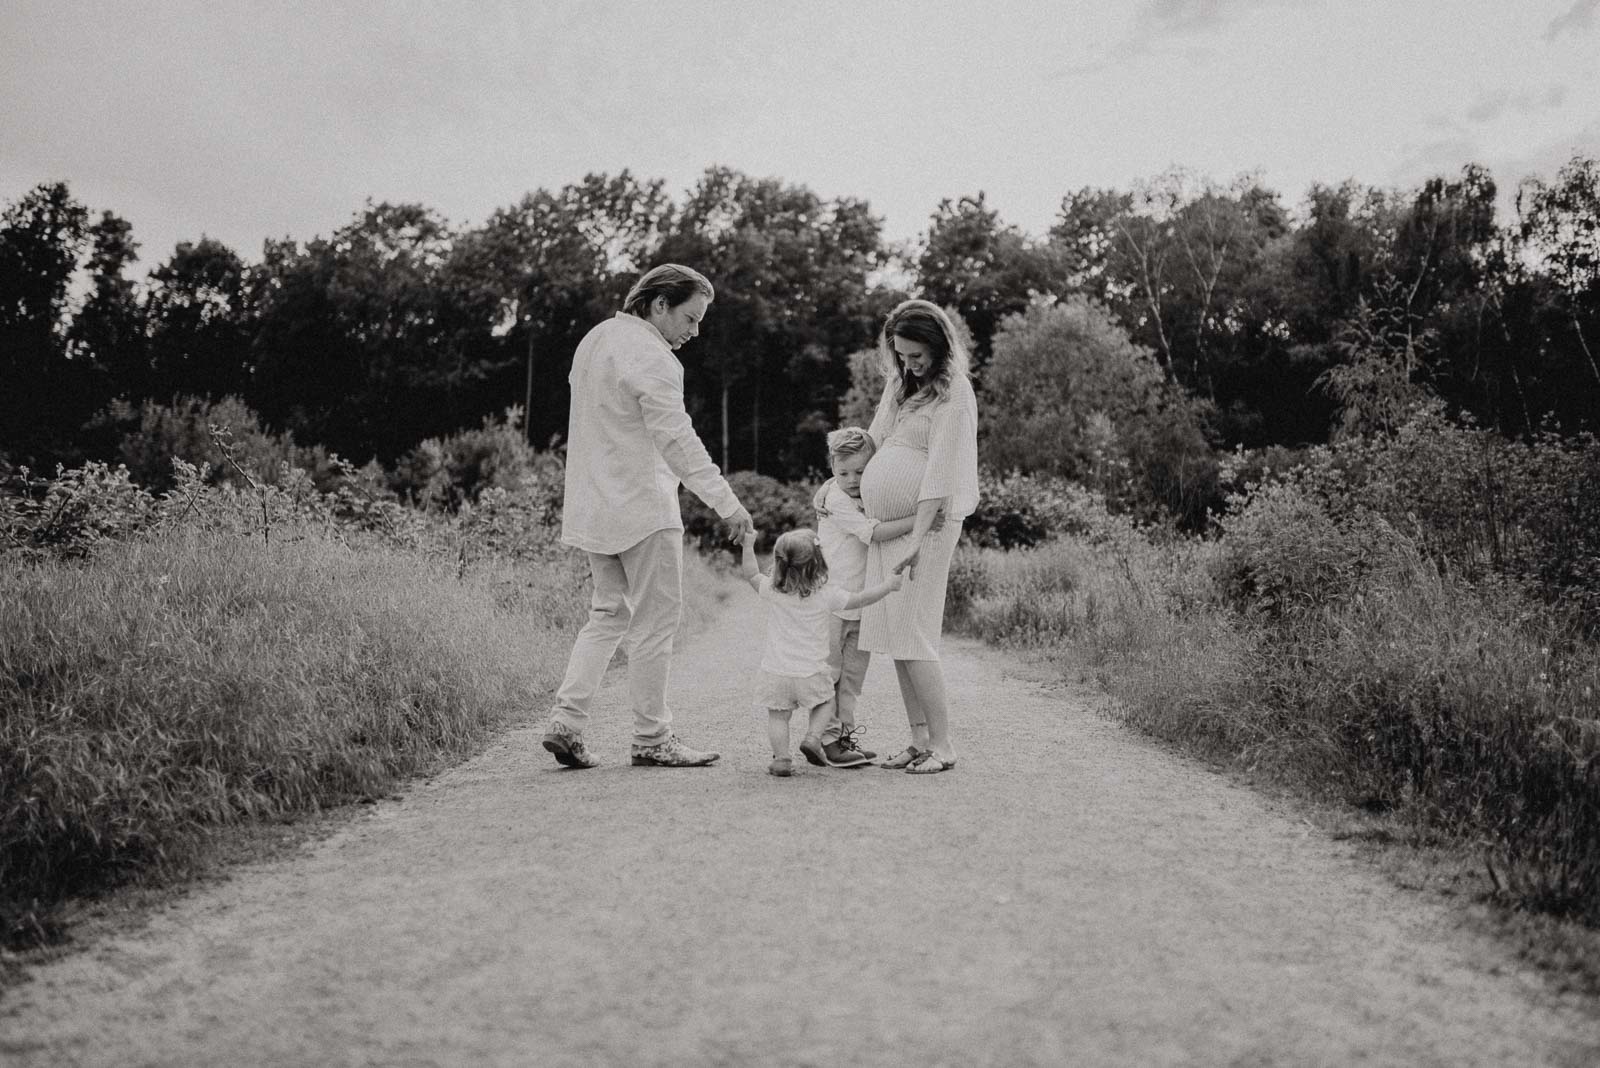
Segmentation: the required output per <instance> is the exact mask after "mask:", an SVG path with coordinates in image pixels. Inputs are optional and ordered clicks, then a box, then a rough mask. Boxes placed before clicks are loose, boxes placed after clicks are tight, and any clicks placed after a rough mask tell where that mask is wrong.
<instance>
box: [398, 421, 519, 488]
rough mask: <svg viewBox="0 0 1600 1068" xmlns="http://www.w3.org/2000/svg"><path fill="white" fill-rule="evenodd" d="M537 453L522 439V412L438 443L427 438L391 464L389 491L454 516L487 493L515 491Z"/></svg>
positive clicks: (454, 435) (439, 440) (435, 439)
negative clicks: (489, 491)
mask: <svg viewBox="0 0 1600 1068" xmlns="http://www.w3.org/2000/svg"><path fill="white" fill-rule="evenodd" d="M535 464H536V453H535V452H534V450H533V447H532V446H530V445H529V444H528V443H527V441H526V440H525V439H524V438H523V433H522V411H521V409H520V408H510V409H507V411H506V414H505V418H504V419H496V418H495V417H493V416H485V417H484V420H483V425H482V426H481V427H477V428H475V429H470V430H461V431H457V432H456V433H454V434H449V435H446V436H445V437H442V438H428V439H427V440H425V441H423V442H422V443H421V444H419V445H417V446H416V447H415V448H413V449H411V450H410V451H409V452H407V453H406V454H405V455H403V456H401V457H400V459H399V460H398V461H396V463H395V468H394V474H393V477H392V478H391V479H390V488H391V489H393V490H394V492H395V493H397V494H399V495H400V496H401V497H402V498H403V499H405V500H408V501H411V502H413V503H415V504H419V505H421V506H423V507H425V508H434V509H439V510H442V511H448V512H454V511H456V510H457V509H459V508H460V507H461V506H462V505H463V504H465V503H467V502H469V501H476V500H477V499H478V497H479V496H480V495H481V494H482V493H483V492H484V491H485V490H488V489H503V490H507V491H514V490H517V489H518V488H519V487H520V486H521V483H522V479H523V477H524V476H525V475H527V474H529V473H530V472H532V471H533V469H534V467H535Z"/></svg>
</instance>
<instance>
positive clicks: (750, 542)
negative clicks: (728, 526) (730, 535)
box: [739, 526, 756, 552]
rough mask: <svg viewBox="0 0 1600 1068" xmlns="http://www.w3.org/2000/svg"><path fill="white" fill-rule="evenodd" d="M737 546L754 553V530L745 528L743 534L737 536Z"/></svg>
mask: <svg viewBox="0 0 1600 1068" xmlns="http://www.w3.org/2000/svg"><path fill="white" fill-rule="evenodd" d="M739 544H740V545H742V546H744V547H745V548H746V549H749V550H750V551H751V552H754V551H755V547H756V528H755V527H753V526H751V527H748V528H746V529H745V531H744V533H743V534H740V535H739Z"/></svg>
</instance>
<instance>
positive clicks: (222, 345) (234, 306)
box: [133, 237, 251, 401]
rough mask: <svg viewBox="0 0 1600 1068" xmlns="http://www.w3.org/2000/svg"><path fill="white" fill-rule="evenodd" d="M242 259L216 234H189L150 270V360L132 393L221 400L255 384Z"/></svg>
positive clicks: (147, 316) (158, 397)
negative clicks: (192, 237) (190, 238)
mask: <svg viewBox="0 0 1600 1068" xmlns="http://www.w3.org/2000/svg"><path fill="white" fill-rule="evenodd" d="M244 291H245V265H244V261H243V260H241V259H240V258H239V256H238V255H237V254H236V253H235V252H234V251H233V250H232V249H231V248H229V247H228V246H226V245H224V244H223V243H222V242H220V241H217V240H215V239H214V238H209V237H203V238H201V239H200V241H199V242H198V243H196V242H190V241H184V242H181V243H180V244H179V245H178V246H177V248H175V249H174V250H173V253H172V256H171V257H170V258H169V259H168V260H167V261H166V262H165V263H163V264H161V265H160V266H158V267H157V268H156V269H155V270H154V271H152V272H151V273H150V284H149V288H148V291H147V293H146V297H145V320H146V322H147V324H148V330H149V343H148V352H149V363H148V366H147V368H146V373H145V378H144V381H143V382H142V383H140V384H139V386H138V387H137V388H136V389H135V390H134V391H133V396H134V399H139V398H144V397H150V398H154V399H156V400H159V401H166V400H170V399H171V398H172V397H174V396H176V395H178V394H189V395H192V396H197V397H211V398H212V399H215V400H220V399H221V398H222V397H224V396H227V395H229V394H235V395H239V396H244V395H246V394H247V393H248V392H249V389H250V384H251V383H250V324H249V322H248V321H247V311H246V308H245V301H244Z"/></svg>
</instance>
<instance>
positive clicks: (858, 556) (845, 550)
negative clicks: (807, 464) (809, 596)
mask: <svg viewBox="0 0 1600 1068" xmlns="http://www.w3.org/2000/svg"><path fill="white" fill-rule="evenodd" d="M822 503H823V505H824V507H826V508H827V509H828V515H827V516H826V517H825V518H824V519H823V520H822V521H821V522H820V523H818V524H817V538H818V540H819V541H821V542H822V558H823V559H824V560H826V561H827V562H828V585H830V586H835V587H837V588H838V589H841V590H849V591H850V592H851V593H860V592H861V590H862V589H863V588H864V587H865V585H866V581H867V546H868V545H871V544H872V532H873V531H874V530H875V529H877V526H878V521H877V520H876V519H868V518H867V516H866V513H865V512H863V511H862V510H861V502H860V501H859V500H857V499H856V498H854V497H852V496H850V495H849V494H848V493H846V492H845V491H844V490H842V489H840V488H839V484H838V483H837V482H834V483H830V484H829V487H828V493H827V495H826V496H825V497H823V499H822ZM834 615H836V616H838V617H839V618H840V619H860V618H861V609H859V608H846V609H841V610H840V611H837V612H835V613H834Z"/></svg>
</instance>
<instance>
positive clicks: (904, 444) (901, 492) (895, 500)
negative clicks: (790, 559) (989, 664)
mask: <svg viewBox="0 0 1600 1068" xmlns="http://www.w3.org/2000/svg"><path fill="white" fill-rule="evenodd" d="M892 388H893V384H892V383H891V385H890V387H889V389H886V390H885V394H884V401H883V403H880V404H879V406H878V416H877V418H875V419H874V420H873V422H872V428H871V431H870V432H871V434H872V436H873V439H874V440H876V441H879V445H878V449H877V451H876V452H875V453H874V454H873V456H872V459H871V460H869V461H868V462H867V467H866V470H865V471H863V472H862V475H861V503H862V505H863V506H864V508H865V510H866V513H867V515H868V516H869V517H871V518H873V519H880V520H881V519H899V518H902V517H904V516H908V515H911V514H912V513H914V512H915V511H916V510H917V502H918V501H921V500H930V499H935V498H943V499H947V500H948V501H949V502H950V503H949V505H948V510H947V514H946V518H945V525H944V529H943V530H940V531H938V532H936V533H933V534H929V535H928V536H927V537H926V538H924V539H923V546H922V554H921V556H919V557H918V559H917V565H916V568H915V569H914V570H915V577H914V578H912V580H911V581H909V582H907V583H906V584H905V585H904V586H902V587H901V588H900V589H899V590H897V591H895V592H894V593H891V594H889V596H887V597H885V598H884V599H883V600H881V601H879V602H877V603H876V604H870V605H867V606H865V607H864V608H862V609H861V638H860V646H861V648H862V649H863V650H866V651H869V652H874V653H887V654H888V655H889V656H891V657H893V658H894V659H896V660H938V659H939V639H940V637H941V635H942V633H943V630H944V597H945V584H946V581H947V580H948V579H949V576H950V558H951V557H952V556H953V555H954V554H955V548H956V542H957V541H959V540H960V538H961V523H962V520H963V519H965V518H966V517H967V515H969V514H970V513H971V512H972V509H973V508H974V507H976V505H977V429H978V424H977V402H976V400H975V399H974V397H973V395H972V386H971V385H970V384H969V383H968V382H967V380H966V379H965V378H964V377H962V378H958V379H956V380H955V381H953V382H952V383H951V390H950V395H949V396H948V397H946V398H944V399H943V400H939V399H933V400H929V401H926V402H923V403H918V398H915V397H914V398H912V399H911V400H910V401H908V402H907V403H906V404H905V405H904V406H900V405H895V404H894V403H893V395H892V393H891V392H889V390H890V389H892ZM910 551H911V538H910V536H909V535H907V536H906V537H903V538H896V539H895V540H893V541H875V542H873V543H872V544H871V545H869V546H868V547H867V576H866V586H867V587H868V588H870V587H872V586H876V585H878V584H879V583H881V582H883V581H884V580H885V579H886V578H888V576H889V574H890V573H891V572H892V571H893V569H894V566H895V565H896V564H898V563H899V562H900V561H901V560H903V559H905V557H906V554H907V553H909V552H910Z"/></svg>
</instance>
